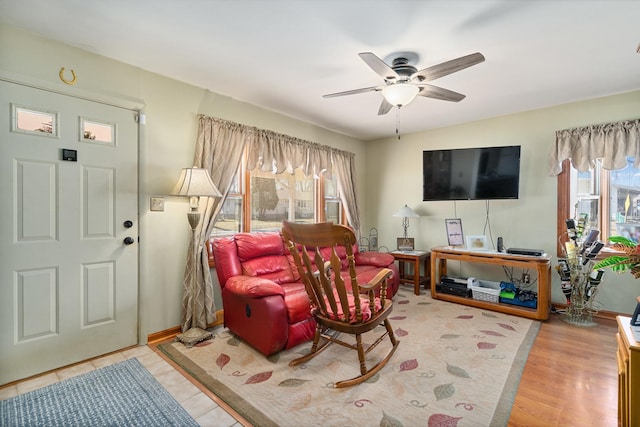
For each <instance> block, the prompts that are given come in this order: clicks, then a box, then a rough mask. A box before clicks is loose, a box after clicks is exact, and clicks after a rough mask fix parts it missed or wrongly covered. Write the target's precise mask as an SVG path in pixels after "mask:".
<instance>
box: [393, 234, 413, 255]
mask: <svg viewBox="0 0 640 427" xmlns="http://www.w3.org/2000/svg"><path fill="white" fill-rule="evenodd" d="M397 242H398V250H399V251H400V252H410V251H412V250H413V249H414V243H413V237H406V238H404V237H398V239H397Z"/></svg>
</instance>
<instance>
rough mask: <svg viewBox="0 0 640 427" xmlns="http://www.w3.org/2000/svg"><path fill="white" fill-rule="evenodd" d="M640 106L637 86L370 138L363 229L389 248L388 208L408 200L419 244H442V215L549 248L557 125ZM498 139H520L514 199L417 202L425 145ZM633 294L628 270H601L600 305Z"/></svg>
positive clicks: (512, 242) (598, 119) (393, 226)
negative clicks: (632, 89)
mask: <svg viewBox="0 0 640 427" xmlns="http://www.w3.org/2000/svg"><path fill="white" fill-rule="evenodd" d="M434 102H435V101H434ZM410 107H411V106H410ZM410 107H409V108H410ZM639 112H640V92H631V93H626V94H622V95H617V96H610V97H606V98H599V99H592V100H588V101H583V102H577V103H572V104H566V105H561V106H557V107H551V108H545V109H541V110H535V111H529V112H525V113H520V114H513V115H509V116H503V117H499V118H495V119H489V120H482V121H477V122H472V123H466V124H462V125H458V126H451V127H447V128H441V129H435V130H431V131H427V132H421V133H416V134H411V135H404V136H402V138H401V140H400V141H398V139H397V138H387V139H383V140H378V141H373V142H370V143H368V144H367V164H369V165H376V166H375V168H373V167H372V168H369V170H375V173H371V174H368V175H367V177H366V179H367V191H368V193H367V209H364V212H365V218H364V219H363V224H364V226H365V228H364V229H363V230H364V231H363V234H365V235H366V234H367V233H368V231H367V230H369V228H370V227H376V228H377V229H378V234H379V241H380V244H382V245H387V246H388V247H389V248H391V249H394V248H395V242H396V238H397V237H399V236H402V225H401V219H400V218H395V217H393V216H392V215H393V213H394V212H395V211H397V210H398V209H400V208H401V207H402V206H404V204H405V203H406V204H408V205H409V206H410V207H411V208H413V209H414V210H415V211H416V212H418V213H419V214H420V215H422V217H421V218H418V219H411V220H410V226H409V233H408V234H409V237H414V238H415V239H416V247H417V248H430V247H433V246H440V245H446V244H447V237H446V233H445V227H444V219H445V218H453V217H458V218H461V219H462V227H463V231H464V233H465V234H484V235H487V236H488V237H489V236H490V237H492V241H493V243H494V245H495V240H496V239H497V237H498V236H502V237H503V239H504V244H505V246H506V247H521V248H539V249H544V250H546V251H547V252H548V253H549V254H554V255H555V245H556V206H557V200H556V194H557V191H556V184H557V180H556V178H555V177H549V175H548V160H547V157H548V155H549V153H550V151H551V149H552V147H553V144H554V141H555V131H556V130H560V129H566V128H571V127H577V126H585V125H589V124H597V123H607V122H615V121H622V120H628V119H637V118H638V117H639V114H640V113H639ZM497 145H521V146H522V152H521V177H520V198H519V199H518V200H496V201H491V202H490V203H489V204H488V205H487V204H486V202H484V201H458V202H423V201H422V151H423V150H431V149H439V148H464V147H478V146H497ZM399 189H401V190H402V191H398V190H399ZM487 218H488V220H487ZM487 224H488V225H487ZM489 226H490V228H489ZM553 265H554V267H555V265H556V257H555V256H554V261H553ZM454 267H456V268H457V267H458V266H454ZM461 268H462V271H461V274H465V273H467V274H468V273H469V272H470V269H469V266H464V265H463V266H461ZM485 274H488V275H491V274H497V276H496V277H487V279H499V280H504V279H505V277H504V275H501V272H497V273H496V272H495V271H491V272H486V273H485ZM552 277H553V289H552V291H553V292H552V300H553V301H554V302H564V301H565V299H564V296H563V295H562V292H561V291H560V281H559V278H558V275H557V273H556V272H555V270H554V271H553V272H552ZM638 295H640V281H637V280H634V279H632V278H631V276H630V275H629V274H626V275H620V276H619V275H617V274H615V273H612V272H607V273H606V275H605V280H604V282H603V283H602V285H601V287H600V293H599V295H598V297H597V300H599V301H600V302H601V303H602V305H603V307H602V309H604V310H609V311H615V312H623V313H631V312H632V311H633V308H634V307H635V297H636V296H638Z"/></svg>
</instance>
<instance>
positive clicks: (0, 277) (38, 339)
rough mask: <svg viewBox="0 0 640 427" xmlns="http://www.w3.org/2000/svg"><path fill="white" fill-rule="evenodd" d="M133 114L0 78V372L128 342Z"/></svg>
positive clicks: (37, 369) (13, 373) (134, 239)
mask: <svg viewBox="0 0 640 427" xmlns="http://www.w3.org/2000/svg"><path fill="white" fill-rule="evenodd" d="M135 118H136V112H135V111H132V110H128V109H124V108H120V107H114V106H111V105H105V104H102V103H97V102H91V101H87V100H84V99H79V98H75V97H72V96H67V95H62V94H57V93H52V92H49V91H46V90H42V89H36V88H32V87H28V86H23V85H18V84H15V83H9V82H6V81H0V384H5V383H7V382H11V381H14V380H17V379H21V378H25V377H28V376H31V375H35V374H38V373H41V372H44V371H47V370H51V369H56V368H59V367H61V366H64V365H68V364H71V363H75V362H78V361H81V360H85V359H88V358H91V357H95V356H98V355H101V354H105V353H108V352H111V351H115V350H119V349H121V348H124V347H127V346H130V345H134V344H136V343H137V342H138V337H137V326H138V208H137V206H138V125H137V123H136V120H135Z"/></svg>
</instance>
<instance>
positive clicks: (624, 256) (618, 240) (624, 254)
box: [593, 236, 640, 279]
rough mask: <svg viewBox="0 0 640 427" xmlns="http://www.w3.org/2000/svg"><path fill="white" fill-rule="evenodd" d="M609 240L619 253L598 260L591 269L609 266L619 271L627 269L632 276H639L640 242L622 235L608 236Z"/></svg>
mask: <svg viewBox="0 0 640 427" xmlns="http://www.w3.org/2000/svg"><path fill="white" fill-rule="evenodd" d="M609 241H610V242H612V243H613V245H612V246H611V247H612V248H613V249H614V250H616V251H619V252H621V254H616V255H612V256H610V257H607V258H605V259H603V260H602V261H599V262H598V263H596V264H595V265H594V266H593V269H594V270H597V269H599V268H610V269H611V270H613V271H616V272H619V273H622V272H624V271H627V270H629V272H630V273H631V274H633V277H635V278H636V279H638V278H640V244H638V243H637V242H636V241H634V240H631V239H629V238H627V237H623V236H610V237H609Z"/></svg>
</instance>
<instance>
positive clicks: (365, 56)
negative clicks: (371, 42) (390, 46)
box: [358, 52, 400, 81]
mask: <svg viewBox="0 0 640 427" xmlns="http://www.w3.org/2000/svg"><path fill="white" fill-rule="evenodd" d="M358 55H360V58H362V60H363V61H364V62H366V63H367V65H368V66H369V67H371V69H372V70H373V71H375V72H376V73H377V74H378V75H379V76H380V77H382V78H383V79H385V81H387V80H396V79H399V78H400V76H399V75H398V73H396V72H395V71H394V69H393V68H391V67H389V66H388V65H387V63H386V62H384V61H383V60H382V59H380V58H378V57H377V56H376V55H375V54H373V53H371V52H362V53H359V54H358Z"/></svg>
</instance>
